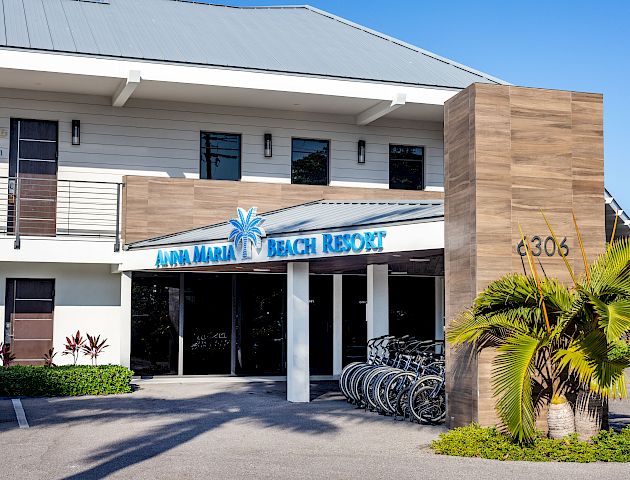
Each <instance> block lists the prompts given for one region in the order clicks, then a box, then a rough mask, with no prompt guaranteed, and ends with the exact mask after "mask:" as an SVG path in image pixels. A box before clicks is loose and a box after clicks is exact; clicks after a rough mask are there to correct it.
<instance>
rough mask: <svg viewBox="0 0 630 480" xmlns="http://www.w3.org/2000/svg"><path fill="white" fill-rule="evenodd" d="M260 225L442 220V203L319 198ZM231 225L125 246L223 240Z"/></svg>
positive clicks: (288, 229) (302, 227)
mask: <svg viewBox="0 0 630 480" xmlns="http://www.w3.org/2000/svg"><path fill="white" fill-rule="evenodd" d="M260 216H261V217H263V218H264V219H265V221H264V223H263V225H262V226H263V227H264V229H265V231H266V233H267V236H268V237H273V236H276V235H288V234H296V233H305V232H313V231H320V230H339V229H344V228H361V227H370V226H372V225H374V226H376V225H378V226H385V225H395V224H409V223H421V222H436V221H442V220H443V219H444V202H442V201H439V200H435V201H426V200H425V201H413V200H412V201H331V200H319V201H315V202H309V203H305V204H301V205H296V206H293V207H287V208H283V209H280V210H274V211H271V212H267V213H261V214H260ZM232 228H233V227H232V225H230V224H229V223H227V222H225V223H219V224H215V225H209V226H207V227H201V228H196V229H193V230H188V231H184V232H179V233H174V234H171V235H165V236H160V237H157V238H153V239H148V240H142V241H139V242H134V243H131V244H129V245H128V246H127V249H129V250H134V249H141V248H155V247H165V246H173V245H190V244H194V243H205V242H212V241H218V240H227V238H228V235H229V233H230V231H231V230H232Z"/></svg>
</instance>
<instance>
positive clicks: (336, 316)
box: [333, 274, 343, 375]
mask: <svg viewBox="0 0 630 480" xmlns="http://www.w3.org/2000/svg"><path fill="white" fill-rule="evenodd" d="M342 285H343V276H342V275H339V274H337V275H333V375H341V370H342V368H343V338H342V336H343V290H342Z"/></svg>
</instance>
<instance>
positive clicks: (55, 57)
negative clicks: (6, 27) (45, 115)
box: [0, 48, 460, 105]
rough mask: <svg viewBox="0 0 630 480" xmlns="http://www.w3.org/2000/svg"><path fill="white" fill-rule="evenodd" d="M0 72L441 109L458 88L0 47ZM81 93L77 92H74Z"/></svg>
mask: <svg viewBox="0 0 630 480" xmlns="http://www.w3.org/2000/svg"><path fill="white" fill-rule="evenodd" d="M0 69H7V70H25V71H31V72H45V73H59V74H66V75H80V76H84V75H89V76H92V77H103V78H118V79H121V80H125V81H126V80H127V79H128V78H129V72H130V71H134V70H135V71H142V80H143V81H151V82H165V83H171V84H181V85H208V86H217V87H233V88H248V89H253V90H262V91H276V92H288V93H307V94H314V95H329V96H336V97H347V98H361V99H369V100H376V101H388V102H391V101H392V99H393V98H395V97H396V96H397V95H403V94H404V95H405V99H406V103H418V104H428V105H444V102H446V100H448V99H449V98H451V97H453V96H454V95H456V94H457V93H458V92H459V91H460V89H446V88H428V87H419V86H407V85H399V84H393V83H391V84H390V83H379V82H368V81H360V80H346V79H336V78H319V77H310V76H301V75H292V74H284V73H270V72H254V71H244V70H231V69H227V68H217V67H206V66H194V65H174V64H163V63H156V62H147V61H139V60H119V59H111V58H95V57H88V56H80V55H69V54H59V53H48V52H46V53H44V52H29V51H24V50H7V49H2V48H0ZM76 93H81V92H76Z"/></svg>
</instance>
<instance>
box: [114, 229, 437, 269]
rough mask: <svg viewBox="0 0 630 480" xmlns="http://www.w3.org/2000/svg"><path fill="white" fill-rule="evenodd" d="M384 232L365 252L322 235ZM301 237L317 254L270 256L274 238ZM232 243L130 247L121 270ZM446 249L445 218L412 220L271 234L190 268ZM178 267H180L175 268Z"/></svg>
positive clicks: (143, 267) (151, 266)
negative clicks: (343, 248) (335, 245)
mask: <svg viewBox="0 0 630 480" xmlns="http://www.w3.org/2000/svg"><path fill="white" fill-rule="evenodd" d="M375 231H383V232H385V233H386V235H385V236H384V237H383V248H382V249H380V250H378V251H366V250H362V251H360V252H353V251H349V252H339V253H330V252H329V253H324V251H323V248H322V246H323V245H322V235H324V234H331V235H343V234H345V233H348V234H353V233H357V234H364V233H365V232H375ZM298 238H316V242H317V247H316V252H315V253H309V254H305V255H302V254H300V255H296V256H271V257H270V256H269V250H268V243H269V240H270V239H273V240H275V241H279V240H282V241H288V242H293V241H294V240H296V239H298ZM231 245H232V243H231V242H228V241H227V239H226V240H224V241H214V242H200V243H197V244H184V245H181V246H180V245H172V246H165V247H157V248H147V249H138V250H127V251H125V252H124V256H123V257H122V263H121V265H120V267H119V269H118V270H119V271H121V272H125V271H133V270H172V268H170V267H166V268H164V267H161V268H157V267H156V266H155V264H156V259H157V255H158V251H161V252H170V251H171V250H175V251H179V250H180V249H181V250H187V251H188V256H189V258H190V259H191V260H192V259H193V258H194V248H195V246H197V247H201V246H204V247H206V248H214V247H219V248H222V247H223V246H225V247H226V248H229V247H230V246H231ZM440 248H444V221H441V220H440V221H434V222H422V223H412V224H404V225H389V226H378V225H374V226H372V227H369V228H366V227H358V228H355V229H353V228H345V229H343V230H330V231H318V232H304V233H302V234H299V235H296V234H292V235H272V236H270V237H266V238H263V239H262V242H261V247H260V250H256V249H254V250H253V251H252V252H251V258H248V259H245V260H243V259H238V260H225V261H224V260H221V261H218V262H216V263H210V264H205V263H196V264H195V263H193V264H191V265H188V267H201V268H203V267H204V266H215V267H227V268H230V267H232V266H234V265H239V264H240V265H243V264H256V263H262V262H282V261H284V262H287V261H289V262H290V261H309V260H314V259H318V258H333V257H335V258H339V257H348V256H354V255H376V254H379V253H392V252H405V251H417V250H434V249H440ZM175 268H178V267H175Z"/></svg>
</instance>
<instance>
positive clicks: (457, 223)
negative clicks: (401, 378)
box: [444, 84, 605, 426]
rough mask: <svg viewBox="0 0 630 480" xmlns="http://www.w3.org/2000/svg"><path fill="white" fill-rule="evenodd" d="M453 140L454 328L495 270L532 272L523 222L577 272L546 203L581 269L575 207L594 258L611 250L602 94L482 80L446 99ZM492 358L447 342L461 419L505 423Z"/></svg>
mask: <svg viewBox="0 0 630 480" xmlns="http://www.w3.org/2000/svg"><path fill="white" fill-rule="evenodd" d="M444 144H445V145H444V153H445V277H446V278H445V288H446V291H445V294H446V322H447V327H448V324H449V323H450V321H452V320H453V319H454V318H455V317H456V316H457V315H458V314H459V313H460V312H461V311H462V310H464V309H465V308H467V307H469V306H470V305H471V304H472V301H473V299H474V297H475V296H476V294H477V293H479V292H480V291H481V290H483V289H484V288H485V286H487V285H488V283H489V282H491V281H492V280H493V279H496V278H498V277H500V276H501V275H503V274H505V273H508V272H522V271H523V262H522V259H521V256H520V255H519V254H518V252H517V243H518V241H519V225H520V226H521V227H522V228H523V231H524V232H525V235H526V236H528V237H532V236H536V235H538V236H540V237H541V239H542V242H541V243H542V245H541V247H542V249H543V252H542V255H541V256H540V257H539V258H540V261H541V262H542V265H543V267H544V269H545V272H546V274H547V275H548V276H555V277H558V278H560V279H561V280H562V281H568V280H569V276H568V273H567V271H566V268H565V266H564V264H563V262H562V258H561V257H560V256H559V255H558V254H557V253H555V254H554V255H552V256H547V255H546V254H545V253H544V239H545V238H546V237H547V236H548V234H549V232H548V229H547V227H546V225H545V222H544V219H543V217H542V215H541V213H540V211H541V210H542V211H544V212H545V214H546V215H547V217H548V218H549V220H550V222H551V224H552V226H553V228H554V230H555V232H556V234H557V235H558V236H559V237H560V238H561V239H563V238H564V237H566V244H567V246H568V248H569V252H570V254H569V259H570V261H571V263H572V266H573V267H574V269H575V270H577V271H578V272H579V271H580V270H581V268H582V260H581V256H580V254H579V251H578V245H577V240H576V235H575V231H574V228H573V224H572V219H571V212H575V215H576V217H577V220H578V223H579V226H580V229H581V232H582V236H583V240H584V243H585V247H586V251H587V254H588V256H589V258H590V259H593V258H594V256H595V255H596V254H597V253H598V252H601V251H602V249H603V247H604V242H605V224H604V222H605V220H604V204H603V203H602V196H603V194H604V158H603V120H602V96H601V95H599V94H590V93H576V92H568V91H557V90H543V89H533V88H523V87H514V86H493V85H481V84H474V85H471V86H470V87H468V88H466V89H465V90H463V91H462V92H460V93H459V94H458V95H456V96H455V97H453V98H452V99H451V100H449V101H448V102H447V103H446V104H445V108H444ZM552 246H553V245H549V250H550V251H551V250H554V249H552V248H551V247H552ZM491 361H492V353H491V352H483V353H482V354H481V355H479V356H477V355H475V353H474V352H471V351H466V350H464V349H451V348H449V349H448V358H447V368H448V372H447V392H448V405H449V423H450V424H451V425H452V426H456V425H463V424H467V423H469V422H471V421H477V422H480V423H482V424H493V423H496V422H497V417H496V413H495V410H494V401H493V398H492V393H491V392H492V389H491V385H490V376H491V368H490V363H491Z"/></svg>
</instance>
